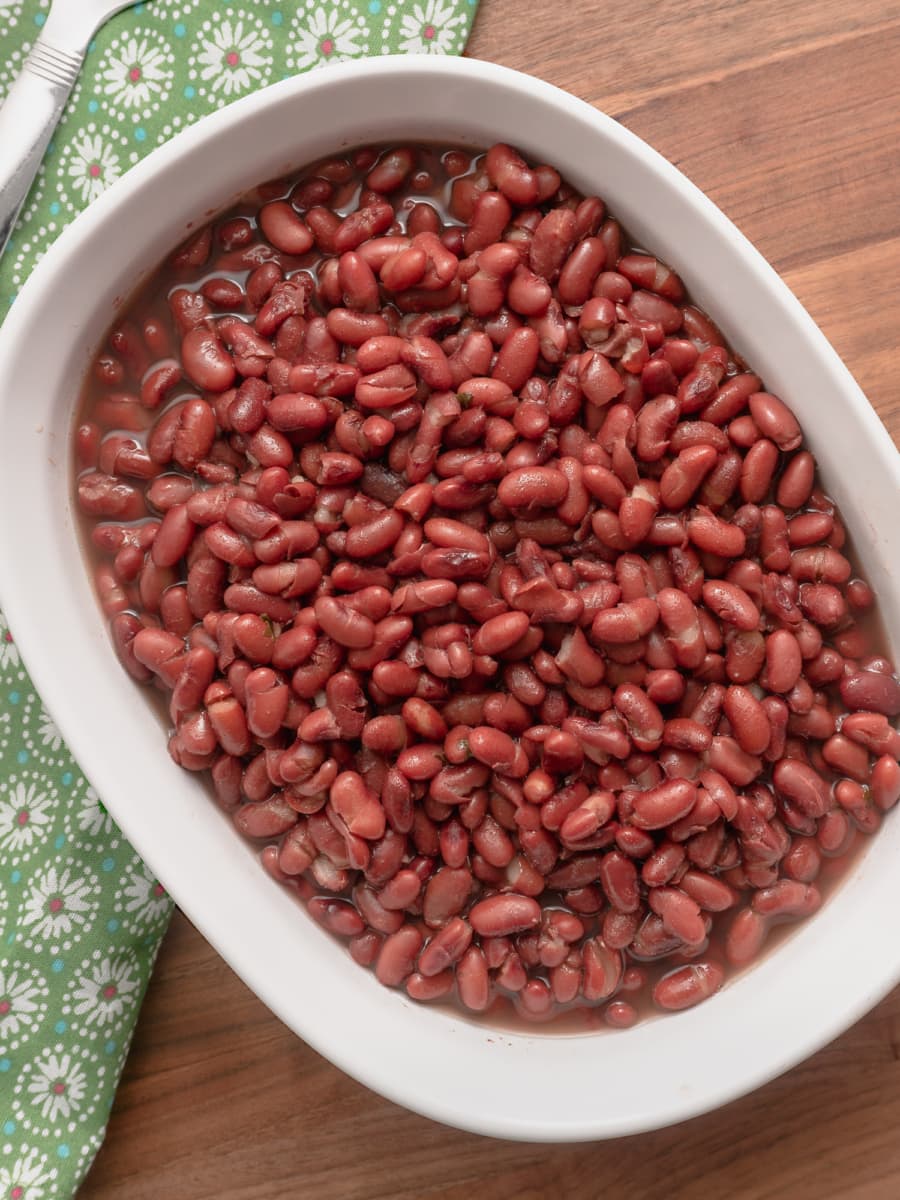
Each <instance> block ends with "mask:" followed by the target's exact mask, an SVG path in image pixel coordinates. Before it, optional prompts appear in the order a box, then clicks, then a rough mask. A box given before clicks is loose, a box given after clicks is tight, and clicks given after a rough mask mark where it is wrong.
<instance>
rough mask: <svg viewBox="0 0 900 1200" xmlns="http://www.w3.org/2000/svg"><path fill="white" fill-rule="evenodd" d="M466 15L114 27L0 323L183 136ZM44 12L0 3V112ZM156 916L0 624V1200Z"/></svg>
mask: <svg viewBox="0 0 900 1200" xmlns="http://www.w3.org/2000/svg"><path fill="white" fill-rule="evenodd" d="M476 3H477V0H411V2H410V0H390V2H389V0H252V2H251V0H244V2H241V0H234V2H230V0H151V2H150V3H145V4H136V5H135V6H134V7H133V8H130V9H128V10H127V11H125V12H123V13H121V14H119V15H118V16H117V17H115V18H114V19H113V20H111V21H110V22H109V23H108V24H107V25H106V26H105V28H104V29H103V30H101V31H100V33H98V35H97V37H96V39H95V41H94V43H93V44H92V46H91V49H90V52H89V54H88V58H87V61H86V63H85V67H84V70H83V72H82V74H81V77H80V79H79V82H78V83H77V84H76V87H75V90H74V92H73V94H72V97H71V100H70V103H69V105H68V107H67V109H66V112H65V115H64V118H63V120H62V122H61V124H60V126H59V128H58V130H57V132H56V134H55V136H54V139H53V141H52V143H51V145H50V147H49V150H48V153H47V156H46V158H45V160H44V163H43V166H42V168H41V171H40V174H39V175H38V178H37V181H36V182H35V185H34V187H33V189H32V192H31V194H30V196H29V198H28V201H27V203H26V205H25V208H24V210H23V212H22V215H21V219H20V221H19V225H18V227H17V229H16V232H15V234H14V236H13V238H12V241H11V242H10V244H9V247H8V249H7V251H6V254H5V255H4V256H3V258H0V314H2V313H5V312H6V310H7V306H8V305H9V304H12V302H13V301H14V300H15V297H16V293H17V292H18V290H19V288H20V287H21V286H22V284H23V283H24V281H25V279H26V278H27V277H28V274H29V272H30V271H31V269H32V268H33V267H34V265H35V264H36V263H37V261H38V260H39V259H40V258H41V256H42V255H43V254H44V252H45V251H46V250H47V248H48V247H49V245H50V244H51V243H52V242H53V240H54V238H55V237H56V236H57V235H58V234H59V233H60V231H61V230H62V229H63V228H64V227H65V226H66V225H67V224H68V223H69V222H70V221H71V220H72V218H73V217H74V216H75V215H76V214H77V213H78V212H80V211H81V210H82V209H83V208H85V207H86V206H87V205H88V204H90V202H91V201H92V200H94V199H95V198H96V197H97V196H98V195H99V194H100V193H101V192H102V191H103V190H104V188H106V187H108V186H109V184H111V183H112V182H113V181H114V180H116V179H117V178H118V177H119V176H120V175H122V174H123V173H124V172H125V171H127V170H128V168H129V167H130V166H131V165H132V164H133V163H135V162H137V161H138V159H140V158H142V157H143V156H144V155H146V154H148V153H149V152H150V151H151V150H152V149H153V148H154V147H155V146H158V145H160V144H161V143H162V142H164V141H166V140H167V139H168V138H170V137H171V136H172V135H173V134H175V133H177V132H178V130H179V129H181V128H183V127H184V126H185V125H188V124H190V123H191V122H193V121H195V120H197V118H198V117H201V116H203V115H204V114H205V113H208V112H210V111H212V110H213V109H216V108H221V107H222V106H223V105H224V104H227V103H229V102H230V101H231V100H235V99H237V98H238V97H240V96H243V95H246V94H247V93H248V92H251V91H255V90H256V89H258V88H261V87H264V86H265V85H266V84H268V83H273V82H275V81H277V80H279V79H283V78H285V77H287V76H290V75H293V74H296V73H298V72H300V71H307V70H310V69H312V68H315V67H320V66H326V65H327V64H329V63H333V62H338V61H340V60H343V59H349V58H361V57H363V56H364V55H369V54H385V53H398V52H399V53H425V52H428V53H435V54H455V53H459V52H460V51H461V50H462V49H463V47H464V45H465V42H466V39H467V37H468V34H469V30H470V28H471V24H472V20H473V17H474V15H475V6H476ZM49 7H50V4H49V0H0V100H2V98H3V97H4V96H5V94H6V92H7V90H8V88H9V86H10V84H11V82H12V80H13V79H14V78H15V76H16V74H17V73H18V71H19V70H20V68H21V66H22V63H23V62H24V60H25V58H26V56H27V54H28V51H29V48H30V46H31V44H32V43H33V41H34V39H35V37H36V36H37V34H38V32H39V31H40V28H41V26H42V25H43V24H44V21H45V19H46V15H47V11H48V9H49ZM2 153H3V151H2V147H0V162H2ZM2 569H3V570H6V571H9V570H15V569H16V567H15V565H14V564H10V563H4V564H2ZM160 753H161V754H162V753H165V747H164V744H163V743H162V742H160ZM171 907H172V906H171V901H170V900H169V898H168V897H167V896H166V893H165V891H164V889H163V887H162V886H161V885H160V883H159V882H158V881H157V880H156V879H154V878H153V877H152V876H151V875H150V873H149V871H148V870H147V868H146V867H145V866H144V864H143V863H142V862H141V860H140V858H139V857H138V855H136V854H135V853H134V851H133V850H132V849H131V847H130V846H129V845H128V843H127V842H126V841H125V839H124V838H123V837H122V835H121V834H120V833H119V831H118V829H117V828H116V827H115V825H114V824H113V822H112V820H111V819H110V817H109V816H108V815H107V813H106V811H105V809H104V807H103V804H102V802H101V800H100V798H99V797H98V796H97V794H96V793H95V792H94V790H93V788H91V787H90V786H89V784H88V782H87V780H86V779H85V778H84V776H83V775H82V774H81V772H80V771H79V770H78V767H77V765H76V764H75V762H74V761H73V760H72V757H71V755H70V754H69V752H68V751H67V749H66V747H65V746H64V745H63V744H62V740H61V738H60V736H59V732H58V731H57V729H56V726H55V725H54V724H53V721H52V719H51V718H50V716H49V715H48V713H47V712H46V711H45V710H44V708H43V706H42V704H41V701H40V698H39V697H38V696H37V695H35V692H34V690H33V688H32V685H31V682H30V680H29V678H28V676H27V674H26V672H25V671H24V669H23V667H22V664H21V662H20V659H19V653H18V650H17V649H16V644H15V631H14V630H13V631H10V630H9V629H8V628H7V626H6V623H5V622H4V621H3V618H2V616H0V1200H56V1198H57V1197H70V1196H72V1195H74V1193H75V1191H76V1189H77V1188H78V1185H79V1184H80V1182H81V1180H82V1179H83V1177H84V1175H85V1172H86V1171H87V1169H88V1167H89V1165H90V1163H91V1161H92V1159H93V1157H94V1155H95V1154H96V1152H97V1149H98V1147H99V1146H100V1143H101V1141H102V1140H103V1133H104V1129H105V1126H106V1120H107V1115H108V1113H109V1109H110V1108H111V1107H112V1102H113V1097H114V1094H115V1088H116V1084H117V1082H118V1078H119V1074H120V1072H121V1069H122V1065H123V1062H124V1059H125V1055H126V1053H127V1050H128V1044H129V1041H130V1038H131V1034H132V1031H133V1029H134V1025H135V1021H136V1019H137V1013H138V1008H139V1006H140V1002H141V998H142V996H143V993H144V990H145V988H146V986H147V981H148V979H149V976H150V971H151V968H152V965H153V960H154V958H155V955H156V951H157V948H158V946H159V942H160V939H161V937H162V934H163V932H164V931H165V928H166V925H167V923H168V919H169V915H170V913H171Z"/></svg>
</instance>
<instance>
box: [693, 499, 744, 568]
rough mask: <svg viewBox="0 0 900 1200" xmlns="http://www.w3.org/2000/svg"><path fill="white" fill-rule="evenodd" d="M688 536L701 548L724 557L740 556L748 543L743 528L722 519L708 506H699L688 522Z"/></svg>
mask: <svg viewBox="0 0 900 1200" xmlns="http://www.w3.org/2000/svg"><path fill="white" fill-rule="evenodd" d="M687 532H688V537H689V538H690V540H691V541H692V542H693V543H694V545H695V546H696V547H697V548H698V549H699V550H705V551H707V552H708V553H710V554H718V555H720V556H721V557H722V558H740V557H741V555H742V554H743V553H744V550H745V549H746V545H747V539H746V537H745V535H744V532H743V530H741V529H739V528H738V527H737V526H736V525H730V524H728V523H727V522H726V521H722V520H721V519H720V518H719V517H717V516H716V515H715V514H714V513H713V512H711V511H710V510H709V509H708V508H703V507H699V508H698V509H697V512H696V515H695V516H692V517H691V518H690V520H689V521H688V523H687Z"/></svg>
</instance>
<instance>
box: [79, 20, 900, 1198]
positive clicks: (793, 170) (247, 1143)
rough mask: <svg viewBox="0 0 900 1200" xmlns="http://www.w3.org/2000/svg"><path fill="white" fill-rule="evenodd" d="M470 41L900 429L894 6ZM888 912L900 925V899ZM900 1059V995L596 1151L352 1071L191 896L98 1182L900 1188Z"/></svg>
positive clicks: (252, 1190) (862, 1193) (392, 1191)
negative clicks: (799, 1059)
mask: <svg viewBox="0 0 900 1200" xmlns="http://www.w3.org/2000/svg"><path fill="white" fill-rule="evenodd" d="M469 52H470V53H471V55H473V56H474V57H476V58H485V59H492V60H494V61H496V62H500V63H504V64H506V65H508V66H511V67H518V68H520V69H522V70H524V71H528V72H531V73H533V74H536V75H540V76H542V77H543V78H544V79H547V80H550V81H551V82H553V83H556V84H559V85H560V86H562V87H565V88H568V89H570V90H571V91H573V92H575V93H576V94H577V95H580V96H582V97H584V98H585V99H586V100H589V101H591V102H592V103H594V104H596V105H598V106H599V107H602V108H603V109H605V110H606V111H607V112H609V113H611V114H613V115H614V116H615V117H617V118H618V119H619V120H621V121H622V122H623V123H624V124H625V125H627V126H628V127H629V128H630V129H632V130H634V131H635V132H636V133H638V134H640V135H641V136H642V137H644V138H646V139H647V140H648V141H649V142H651V144H653V145H654V146H655V147H656V148H657V149H658V150H660V151H661V152H662V153H663V154H665V155H666V156H667V157H668V158H670V159H671V160H672V161H673V162H674V163H676V164H677V165H678V166H679V167H681V168H682V169H683V170H684V171H686V172H687V174H688V175H689V176H690V177H691V178H692V179H693V180H694V181H695V182H696V183H697V184H699V186H700V187H701V188H703V189H704V190H705V191H706V192H707V193H708V194H709V195H710V196H711V197H712V198H713V199H714V200H715V201H716V202H717V203H718V204H720V205H721V206H722V208H723V209H724V210H725V212H726V213H728V214H729V216H731V217H732V218H733V219H734V220H735V221H736V222H737V223H738V225H739V226H740V227H741V229H742V230H743V231H744V232H745V233H746V234H747V235H748V236H749V237H750V238H751V240H752V241H753V242H755V244H756V245H757V246H758V247H759V248H760V250H762V252H763V253H764V254H765V255H766V256H767V257H768V258H769V260H770V261H771V262H772V263H773V264H774V265H775V267H776V268H777V269H778V270H780V271H781V272H782V274H783V275H784V276H785V278H786V279H787V281H788V283H789V284H790V285H791V286H792V287H793V288H794V290H795V291H796V292H797V294H798V295H799V297H800V299H801V300H802V301H803V302H804V303H805V304H806V306H807V307H808V308H809V310H810V312H811V313H812V315H813V317H814V318H815V319H816V320H817V321H818V322H819V324H820V325H821V326H822V328H823V329H824V330H825V332H826V334H827V335H828V336H829V338H830V339H831V340H832V342H833V344H834V345H835V346H836V348H837V350H838V351H839V353H840V354H842V355H843V357H844V359H845V360H846V362H847V363H848V364H849V366H850V368H851V370H852V371H853V372H854V374H855V375H856V378H857V379H858V380H859V382H860V384H861V385H862V387H863V388H864V389H865V390H866V392H867V393H868V395H869V397H870V398H871V400H872V403H873V404H874V405H875V407H876V408H877V409H878V411H879V412H880V414H881V416H882V418H883V419H884V420H885V422H886V423H887V425H888V428H889V429H890V430H891V432H892V433H893V435H894V437H895V438H898V437H900V388H898V380H900V340H898V328H900V299H898V294H900V293H898V284H900V2H898V0H852V3H848V0H793V2H788V0H694V2H693V3H692V4H691V5H685V4H684V3H683V2H682V0H629V2H626V3H624V4H621V3H613V2H611V0H610V2H609V3H599V2H598V0H531V2H528V0H481V7H480V10H479V13H478V18H477V23H476V28H475V31H474V34H473V36H472V40H471V43H470V47H469ZM874 919H880V920H882V921H884V922H885V935H886V936H892V930H893V928H894V924H895V923H894V921H893V919H892V915H889V914H874ZM840 949H841V948H840V946H836V947H835V968H834V969H835V971H840V970H841V953H840ZM898 1059H900V990H898V991H897V992H895V993H894V994H893V995H892V996H891V997H889V998H888V999H887V1000H886V1001H885V1002H884V1003H883V1004H881V1005H880V1006H879V1007H878V1008H877V1009H876V1010H875V1011H874V1012H873V1013H871V1014H870V1015H869V1016H868V1017H867V1018H866V1019H865V1020H863V1021H861V1022H860V1023H859V1024H858V1025H857V1026H856V1027H855V1028H853V1029H851V1030H850V1031H849V1032H848V1033H846V1034H845V1035H844V1036H843V1037H842V1038H840V1039H839V1040H838V1041H837V1042H835V1043H834V1044H833V1045H832V1046H829V1047H828V1048H827V1049H826V1050H823V1051H822V1052H821V1053H820V1054H818V1055H817V1056H816V1057H815V1058H813V1059H811V1060H810V1061H809V1062H807V1063H806V1064H804V1065H803V1066H801V1067H798V1068H797V1069H796V1070H794V1071H792V1072H790V1074H788V1075H787V1076H785V1077H784V1078H783V1079H780V1080H777V1081H776V1082H774V1083H771V1084H769V1085H768V1086H767V1087H765V1088H763V1089H761V1090H760V1091H759V1092H757V1093H756V1094H755V1095H753V1096H750V1097H747V1098H746V1099H744V1100H741V1101H738V1102H736V1103H734V1104H731V1105H729V1106H728V1107H727V1108H725V1109H722V1110H720V1111H719V1112H717V1113H714V1114H712V1115H710V1116H707V1117H702V1118H698V1119H696V1120H694V1121H691V1122H689V1123H687V1124H685V1125H681V1126H679V1127H677V1128H674V1129H669V1130H664V1131H662V1132H659V1133H655V1134H651V1135H648V1136H643V1137H634V1138H628V1139H624V1140H621V1141H617V1142H613V1143H605V1144H604V1143H600V1144H597V1145H589V1146H556V1147H549V1148H548V1147H542V1146H528V1145H514V1144H508V1143H504V1142H497V1141H491V1140H488V1139H482V1138H478V1137H474V1136H470V1135H467V1134H463V1133H458V1132H456V1131H454V1130H450V1129H445V1128H443V1127H441V1126H439V1125H436V1124H433V1123H432V1122H430V1121H427V1120H424V1119H423V1118H420V1117H417V1116H413V1115H412V1114H410V1113H407V1112H405V1111H403V1110H402V1109H399V1108H397V1107H396V1106H394V1105H393V1104H390V1103H388V1102H387V1101H386V1100H382V1099H380V1098H379V1097H378V1096H375V1095H373V1094H372V1093H371V1092H369V1091H367V1090H365V1089H364V1088H363V1087H361V1086H360V1085H359V1084H357V1083H355V1082H353V1081H352V1080H350V1079H348V1078H347V1077H346V1076H345V1075H343V1074H341V1073H340V1072H339V1071H338V1070H336V1069H335V1068H334V1067H332V1066H331V1065H330V1064H328V1063H327V1062H325V1061H324V1060H323V1059H321V1058H320V1057H319V1056H318V1055H317V1054H315V1053H314V1052H313V1051H312V1050H310V1049H308V1048H307V1047H306V1046H305V1045H304V1044H303V1043H302V1042H301V1041H300V1040H299V1039H297V1038H296V1037H294V1035H293V1034H291V1033H289V1032H288V1030H287V1029H285V1028H284V1027H283V1026H282V1025H281V1024H280V1022H279V1021H277V1020H276V1019H275V1017H273V1016H272V1015H271V1014H270V1013H269V1012H268V1011H267V1010H266V1009H265V1008H264V1007H263V1005H262V1004H261V1003H260V1002H259V1001H258V1000H256V999H255V998H254V996H252V995H251V993H250V992H249V991H248V990H247V989H246V988H245V987H244V985H243V984H242V983H241V982H240V981H239V980H238V979H237V978H236V977H235V976H234V975H233V974H232V972H231V971H230V970H229V968H228V967H227V966H226V965H225V964H224V963H223V962H222V960H221V959H220V958H219V957H218V956H217V955H216V954H215V953H214V952H213V951H212V950H211V949H210V948H209V947H208V946H207V944H206V943H205V942H204V941H203V939H202V938H201V937H200V935H199V934H198V933H197V932H196V931H195V930H193V929H192V928H191V926H190V924H189V923H188V921H187V920H186V919H185V918H184V917H183V916H181V915H177V916H176V917H175V919H174V921H173V923H172V927H171V930H170V932H169V934H168V936H167V938H166V940H165V943H164V945H163V948H162V951H161V953H160V957H159V962H158V966H157V969H156V972H155V974H154V976H153V982H152V984H151V986H150V990H149V994H148V996H147V1000H146V1003H145V1006H144V1010H143V1013H142V1016H141V1021H140V1025H139V1027H138V1031H137V1035H136V1038H135V1042H134V1047H133V1049H132V1052H131V1057H130V1059H129V1062H128V1065H127V1067H126V1070H125V1076H124V1080H123V1083H122V1087H121V1089H120V1091H119V1095H118V1099H117V1102H116V1106H115V1109H114V1111H113V1114H112V1119H111V1122H110V1127H109V1134H108V1137H107V1141H106V1145H105V1146H104V1148H103V1150H102V1151H101V1153H100V1155H99V1157H98V1160H97V1162H96V1165H95V1167H94V1169H93V1171H92V1173H91V1175H90V1177H89V1180H88V1182H87V1183H86V1184H85V1186H84V1188H83V1190H82V1192H81V1195H82V1197H83V1200H161V1198H162V1197H166V1198H169V1200H239V1198H240V1200H243V1198H246V1200H250V1198H251V1197H252V1200H283V1198H285V1197H288V1196H296V1197H302V1198H304V1200H376V1198H382V1197H383V1198H384V1200H422V1198H424V1197H428V1198H429V1200H435V1198H437V1197H440V1198H441V1200H455V1198H456V1197H459V1198H460V1200H470V1198H477V1200H507V1198H510V1200H511V1198H513V1197H515V1198H516V1200H540V1198H543V1197H547V1198H551V1197H552V1198H553V1200H595V1198H598V1197H601V1196H602V1198H603V1200H619V1198H620V1197H626V1196H627V1197H629V1198H630V1200H663V1198H665V1200H676V1198H677V1200H693V1198H695V1197H697V1198H700V1197H702V1198H703V1200H706V1198H707V1197H728V1198H729V1200H751V1198H752V1200H829V1198H831V1197H833V1198H835V1200H836V1198H838V1197H839V1198H840V1200H888V1198H893V1197H897V1196H900V1133H898V1124H900V1065H898Z"/></svg>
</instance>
